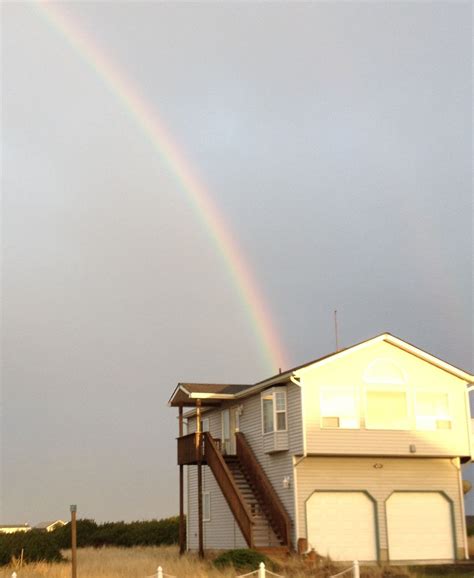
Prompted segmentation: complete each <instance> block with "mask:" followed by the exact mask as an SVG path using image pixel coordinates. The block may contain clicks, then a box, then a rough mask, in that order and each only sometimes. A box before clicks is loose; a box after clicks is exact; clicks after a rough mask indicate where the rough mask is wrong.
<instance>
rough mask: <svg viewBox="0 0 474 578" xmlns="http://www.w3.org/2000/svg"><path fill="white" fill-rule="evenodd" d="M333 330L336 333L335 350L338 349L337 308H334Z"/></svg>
mask: <svg viewBox="0 0 474 578" xmlns="http://www.w3.org/2000/svg"><path fill="white" fill-rule="evenodd" d="M334 332H335V334H336V351H339V334H338V328H337V309H334Z"/></svg>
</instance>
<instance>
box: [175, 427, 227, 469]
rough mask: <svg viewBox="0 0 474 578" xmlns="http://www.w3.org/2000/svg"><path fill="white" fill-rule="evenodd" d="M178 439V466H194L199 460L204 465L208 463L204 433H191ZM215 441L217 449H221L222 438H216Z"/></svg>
mask: <svg viewBox="0 0 474 578" xmlns="http://www.w3.org/2000/svg"><path fill="white" fill-rule="evenodd" d="M199 438H200V439H199ZM177 440H178V466H194V465H197V464H198V463H199V462H200V463H201V464H202V465H206V464H207V459H206V452H205V446H204V435H203V434H202V433H201V434H198V433H191V434H188V435H185V436H182V437H180V438H177ZM214 443H215V445H216V446H217V449H218V450H219V451H221V440H219V439H214Z"/></svg>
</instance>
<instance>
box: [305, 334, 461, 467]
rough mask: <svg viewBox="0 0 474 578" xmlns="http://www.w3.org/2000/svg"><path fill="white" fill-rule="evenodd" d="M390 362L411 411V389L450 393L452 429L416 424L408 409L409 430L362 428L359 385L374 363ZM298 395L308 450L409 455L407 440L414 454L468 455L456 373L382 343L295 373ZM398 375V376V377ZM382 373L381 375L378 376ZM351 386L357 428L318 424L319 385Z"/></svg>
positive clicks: (363, 384)
mask: <svg viewBox="0 0 474 578" xmlns="http://www.w3.org/2000/svg"><path fill="white" fill-rule="evenodd" d="M379 362H380V363H382V364H384V363H385V364H387V365H390V364H391V365H392V367H394V368H396V369H395V371H397V372H399V374H398V375H395V376H393V375H389V376H387V378H388V381H390V379H391V378H394V379H397V378H401V379H403V380H405V382H406V385H407V391H408V399H409V405H410V408H411V410H412V409H413V406H414V403H413V395H414V390H415V388H416V390H418V391H419V390H426V391H443V392H444V391H447V392H449V396H450V408H451V417H452V428H451V429H447V430H438V431H421V430H417V429H416V425H415V415H414V411H412V413H411V414H410V424H411V426H410V429H408V430H384V429H368V428H366V427H365V390H366V387H367V385H368V377H367V374H368V372H370V368H371V367H372V368H373V367H374V364H377V363H379ZM297 375H298V377H299V378H300V380H301V385H302V389H303V391H302V395H303V397H304V404H303V411H304V418H303V419H304V423H305V430H306V440H305V441H306V451H307V453H308V454H332V455H334V454H341V455H342V454H345V455H348V454H349V455H350V454H352V455H364V454H369V455H370V454H374V455H380V454H382V455H394V456H395V455H397V456H406V455H410V453H411V452H410V445H412V444H414V445H415V447H416V453H415V455H417V456H438V457H442V456H461V457H464V456H467V457H468V456H470V455H471V451H470V428H471V424H470V423H469V419H470V415H469V412H468V411H467V408H466V383H465V382H463V381H462V380H460V379H459V378H457V377H454V376H453V375H451V374H449V373H447V372H445V371H443V370H441V369H439V368H437V367H435V366H434V365H431V364H430V363H428V362H426V361H424V360H421V359H419V358H418V357H416V356H414V355H412V354H410V353H407V352H405V351H403V350H401V349H399V348H398V347H395V346H394V345H391V344H389V343H386V342H379V343H376V344H372V345H370V346H369V347H367V348H365V349H359V350H355V351H349V352H348V354H347V355H344V356H342V357H340V358H338V359H336V360H334V361H328V362H323V363H320V364H317V365H315V366H310V367H308V368H305V369H302V370H300V371H299V372H297ZM400 376H401V377H400ZM382 377H383V376H382ZM322 385H327V386H333V385H334V386H336V385H354V386H355V387H356V392H357V395H358V406H359V413H360V417H361V423H360V428H358V429H325V428H321V427H320V411H319V396H320V386H322Z"/></svg>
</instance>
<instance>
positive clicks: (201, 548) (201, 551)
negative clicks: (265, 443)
mask: <svg viewBox="0 0 474 578" xmlns="http://www.w3.org/2000/svg"><path fill="white" fill-rule="evenodd" d="M196 433H197V436H196V444H197V452H198V454H197V455H198V464H197V468H198V527H199V557H200V558H204V539H203V538H204V536H203V532H204V528H203V524H202V463H201V462H202V432H201V400H200V399H197V400H196Z"/></svg>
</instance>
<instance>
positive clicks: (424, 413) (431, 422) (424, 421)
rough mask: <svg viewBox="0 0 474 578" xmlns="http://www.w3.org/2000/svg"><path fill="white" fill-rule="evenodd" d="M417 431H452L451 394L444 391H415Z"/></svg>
mask: <svg viewBox="0 0 474 578" xmlns="http://www.w3.org/2000/svg"><path fill="white" fill-rule="evenodd" d="M415 416H416V429H420V430H437V429H451V428H452V423H453V420H452V417H451V410H450V404H449V394H448V393H447V392H443V391H420V390H419V391H415Z"/></svg>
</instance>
